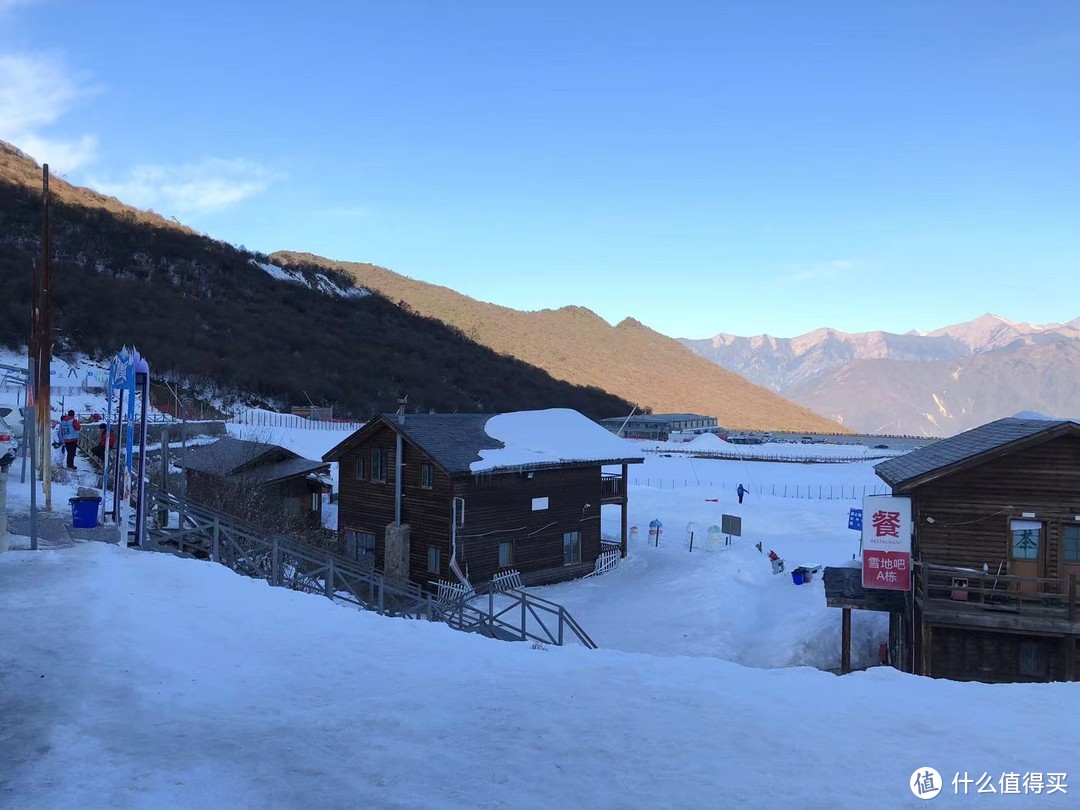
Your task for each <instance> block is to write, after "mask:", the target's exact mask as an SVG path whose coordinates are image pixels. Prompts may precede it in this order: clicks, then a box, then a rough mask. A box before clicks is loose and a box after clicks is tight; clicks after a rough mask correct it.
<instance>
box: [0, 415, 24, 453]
mask: <svg viewBox="0 0 1080 810" xmlns="http://www.w3.org/2000/svg"><path fill="white" fill-rule="evenodd" d="M9 452H10V453H12V454H13V455H18V452H19V443H18V442H17V441H16V440H15V434H14V432H13V431H12V430H11V427H10V426H9V425H8V423H7V422H5V421H4V417H2V416H0V458H2V457H3V456H6V455H7V454H8V453H9Z"/></svg>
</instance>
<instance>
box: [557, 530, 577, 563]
mask: <svg viewBox="0 0 1080 810" xmlns="http://www.w3.org/2000/svg"><path fill="white" fill-rule="evenodd" d="M579 562H581V532H566V533H565V534H563V536H562V564H563V565H573V564H574V563H579Z"/></svg>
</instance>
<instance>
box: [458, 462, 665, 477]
mask: <svg viewBox="0 0 1080 810" xmlns="http://www.w3.org/2000/svg"><path fill="white" fill-rule="evenodd" d="M644 463H645V459H644V458H609V459H580V460H574V461H548V462H542V463H536V464H515V465H512V466H509V467H487V468H485V469H483V470H466V471H464V472H465V474H468V475H474V476H475V475H484V474H486V473H515V472H533V471H537V470H560V469H565V468H567V467H603V466H606V465H608V464H644Z"/></svg>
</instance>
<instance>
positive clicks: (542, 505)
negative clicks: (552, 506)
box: [532, 498, 548, 512]
mask: <svg viewBox="0 0 1080 810" xmlns="http://www.w3.org/2000/svg"><path fill="white" fill-rule="evenodd" d="M547 508H548V499H547V498H533V499H532V510H533V511H534V512H541V511H543V510H544V509H547Z"/></svg>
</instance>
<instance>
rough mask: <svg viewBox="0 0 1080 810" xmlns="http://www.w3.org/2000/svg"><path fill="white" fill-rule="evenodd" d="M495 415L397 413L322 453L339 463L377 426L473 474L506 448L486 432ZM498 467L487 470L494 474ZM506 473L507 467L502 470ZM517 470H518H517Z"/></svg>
mask: <svg viewBox="0 0 1080 810" xmlns="http://www.w3.org/2000/svg"><path fill="white" fill-rule="evenodd" d="M495 415H496V414H491V413H416V414H414V413H410V414H407V415H406V417H405V424H404V425H401V424H398V421H397V418H396V414H392V413H388V414H383V415H382V416H380V417H378V418H376V419H373V420H372V421H371V422H368V423H367V424H366V425H364V427H362V428H360V430H358V431H356V433H353V434H352V435H351V436H349V437H348V438H347V439H345V440H344V441H343V442H341V443H340V444H338V445H337V446H336V447H334V448H333V449H332V450H330V451H328V452H327V453H324V454H323V461H337V460H338V458H340V456H341V454H342V453H343V452H344V451H345V449H346V448H347V447H350V446H352V445H353V443H354V439H356V438H357V437H359V436H361V434H364V433H365V432H368V431H369V430H372V431H373V430H374V429H375V428H374V425H376V424H379V425H388V426H389V427H391V428H393V429H394V430H396V431H399V432H400V433H401V434H402V436H404V437H405V438H406V439H407V440H409V441H410V442H412V443H413V444H414V445H416V446H417V447H418V448H420V449H421V450H422V451H424V452H425V453H427V454H428V455H429V456H430V457H431V458H432V460H433V461H434V462H435V463H436V464H438V465H439V466H440V467H442V468H443V470H445V471H446V472H447V473H449V474H450V475H458V474H463V473H471V472H472V469H471V467H470V465H471V464H472V463H473V462H476V461H482V460H483V459H482V457H481V455H480V451H481V450H498V449H501V448H502V447H504V446H505V445H504V444H503V443H502V442H501V441H499V440H498V439H495V438H492V437H491V436H489V435H488V434H487V431H486V430H485V429H484V428H485V426H486V425H487V423H488V420H489V419H491V418H492V417H493V416H495ZM641 460H642V459H640V458H627V459H610V460H608V459H605V460H601V461H595V462H589V463H590V464H616V463H620V462H631V463H636V462H639V461H641ZM581 463H583V462H573V461H568V462H565V464H566V466H570V465H574V464H581ZM553 466H559V465H558V464H555V463H552V462H544V463H537V464H534V465H525V467H537V468H539V467H553ZM496 469H497V468H492V469H490V470H484V472H495V471H496ZM503 469H504V470H505V469H506V468H503ZM514 469H518V468H517V467H515V468H514Z"/></svg>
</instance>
